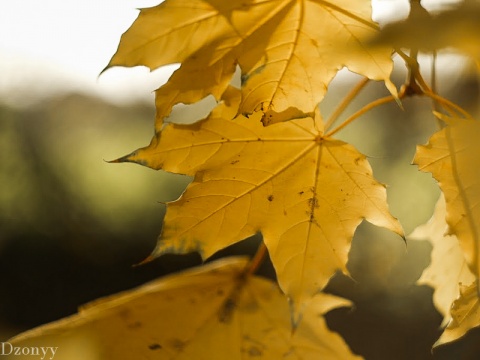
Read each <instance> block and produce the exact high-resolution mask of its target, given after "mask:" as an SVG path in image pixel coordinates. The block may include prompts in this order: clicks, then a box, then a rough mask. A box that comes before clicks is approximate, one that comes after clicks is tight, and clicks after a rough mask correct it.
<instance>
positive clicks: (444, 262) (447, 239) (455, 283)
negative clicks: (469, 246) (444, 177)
mask: <svg viewBox="0 0 480 360" xmlns="http://www.w3.org/2000/svg"><path fill="white" fill-rule="evenodd" d="M445 216H446V207H445V198H444V196H443V194H442V195H441V196H440V198H439V199H438V202H437V204H436V206H435V210H434V213H433V216H432V218H431V219H430V220H429V221H428V222H427V223H426V224H423V225H420V226H418V227H417V228H416V229H415V230H414V231H413V232H412V233H411V234H410V235H409V236H408V237H407V239H408V240H425V239H427V240H428V241H430V243H431V244H432V246H433V249H432V255H431V262H430V265H429V266H428V267H427V268H426V269H425V270H424V271H423V274H422V276H421V277H420V279H419V280H418V281H417V283H418V284H425V285H429V286H431V287H432V288H433V289H434V290H435V292H434V294H433V302H434V304H435V306H436V308H437V310H439V311H440V313H441V314H442V315H443V316H444V320H443V325H446V324H447V322H448V321H449V320H450V318H451V317H450V308H451V306H452V302H453V300H455V299H456V298H457V297H458V296H459V294H460V288H459V286H460V284H464V285H465V284H471V283H472V282H473V281H474V280H475V276H474V275H473V274H472V272H471V271H470V269H469V268H468V265H467V263H466V261H465V257H464V255H463V251H462V249H461V248H460V244H459V243H458V239H457V237H456V236H455V235H448V234H446V232H447V227H448V226H447V223H446V221H445Z"/></svg>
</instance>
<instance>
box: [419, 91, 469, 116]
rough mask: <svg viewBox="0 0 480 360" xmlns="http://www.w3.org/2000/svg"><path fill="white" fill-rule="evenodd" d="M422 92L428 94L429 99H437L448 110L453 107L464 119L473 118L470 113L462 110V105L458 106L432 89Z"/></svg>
mask: <svg viewBox="0 0 480 360" xmlns="http://www.w3.org/2000/svg"><path fill="white" fill-rule="evenodd" d="M424 94H425V95H426V96H428V97H429V98H431V99H433V100H435V101H437V102H438V103H440V104H441V105H442V106H443V107H444V108H445V110H447V111H449V110H452V109H453V110H455V111H457V112H458V113H459V114H461V115H462V116H463V117H464V118H465V119H470V120H473V117H472V115H470V114H469V113H468V111H466V110H464V109H463V108H462V107H460V106H458V105H457V104H455V103H454V102H452V101H450V100H448V99H445V98H444V97H442V96H440V95H438V94H435V93H434V92H432V91H427V92H425V93H424Z"/></svg>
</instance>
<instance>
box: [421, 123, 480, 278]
mask: <svg viewBox="0 0 480 360" xmlns="http://www.w3.org/2000/svg"><path fill="white" fill-rule="evenodd" d="M444 120H446V121H447V122H448V124H449V125H448V126H447V127H445V128H444V129H443V130H441V131H439V132H437V133H435V134H434V135H433V136H432V137H431V138H430V140H429V143H428V144H427V145H426V146H418V147H417V152H416V155H415V158H414V163H415V164H417V165H418V166H419V169H420V170H422V171H424V172H431V173H432V175H433V177H434V178H435V179H436V180H437V181H438V182H439V185H440V188H441V189H442V191H443V194H444V195H445V200H446V221H447V224H448V234H449V235H455V236H457V238H458V239H459V241H460V246H461V248H462V250H463V253H464V256H465V259H466V261H467V264H468V266H469V267H470V269H471V271H472V272H473V273H474V274H475V276H476V277H477V278H478V275H479V270H480V266H479V265H480V264H479V246H480V238H479V236H480V206H479V204H480V156H479V154H480V142H479V141H478V139H479V138H480V122H478V121H475V120H466V119H452V118H444Z"/></svg>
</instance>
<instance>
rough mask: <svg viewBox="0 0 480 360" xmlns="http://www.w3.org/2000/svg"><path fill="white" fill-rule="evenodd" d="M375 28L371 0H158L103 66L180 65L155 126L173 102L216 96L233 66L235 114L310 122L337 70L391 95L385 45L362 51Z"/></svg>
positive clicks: (160, 99)
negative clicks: (379, 84) (237, 92)
mask: <svg viewBox="0 0 480 360" xmlns="http://www.w3.org/2000/svg"><path fill="white" fill-rule="evenodd" d="M377 31H378V28H377V25H376V24H375V23H373V22H372V21H371V3H370V0H355V1H352V0H337V1H334V2H333V1H326V0H302V1H298V0H278V1H271V0H251V1H243V0H232V1H224V0H166V1H165V2H163V3H162V4H160V5H158V6H156V7H152V8H147V9H143V10H141V12H140V15H139V17H138V18H137V20H136V21H135V22H134V23H133V25H132V26H131V27H130V29H129V30H127V31H126V32H125V34H124V35H123V36H122V39H121V41H120V44H119V48H118V50H117V52H116V53H115V54H114V56H113V57H112V59H111V61H110V63H109V64H108V66H107V68H108V67H111V66H137V65H144V66H147V67H149V68H150V69H152V70H153V69H156V68H158V67H160V66H162V65H166V64H171V63H182V65H181V67H180V68H179V69H178V70H177V71H176V72H175V74H174V75H173V76H172V78H171V80H170V81H169V82H168V83H167V84H166V85H165V86H164V87H162V88H160V89H159V90H158V91H157V99H156V105H157V111H158V113H157V118H158V121H159V123H161V121H162V120H163V118H164V117H165V116H166V115H168V114H169V113H170V111H171V108H172V106H173V105H174V104H176V103H179V102H182V103H193V102H196V101H199V100H200V99H202V98H204V97H205V96H207V95H208V94H213V95H214V96H215V97H216V98H217V99H219V98H220V96H221V94H222V93H223V91H224V90H225V88H226V86H227V85H228V82H229V80H230V78H231V76H232V75H233V73H234V71H235V66H236V65H239V66H240V68H241V70H242V95H243V101H242V103H241V106H240V109H239V112H240V113H243V114H251V113H253V112H256V111H262V112H264V113H265V115H264V122H265V123H268V124H269V123H274V122H278V121H283V120H288V119H294V118H298V117H302V116H303V117H305V116H313V113H314V111H315V108H316V106H317V105H318V103H319V102H320V101H321V100H322V98H323V97H324V94H325V92H326V89H327V86H328V84H329V83H330V81H331V80H332V78H333V77H334V76H335V74H336V72H337V71H338V70H339V69H341V68H342V67H344V66H346V67H348V68H349V69H350V70H352V71H354V72H357V73H359V74H362V75H365V76H367V77H369V78H370V79H374V80H383V81H384V82H385V84H386V86H387V87H388V89H389V90H390V91H391V92H392V93H393V94H396V89H395V86H394V85H393V83H392V82H391V81H390V79H389V77H390V73H391V70H392V61H391V53H392V49H391V48H390V47H382V48H375V49H372V48H368V47H367V46H365V41H364V39H366V38H368V37H370V36H372V35H373V34H374V33H376V32H377Z"/></svg>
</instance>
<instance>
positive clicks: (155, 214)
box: [0, 0, 480, 359]
mask: <svg viewBox="0 0 480 360" xmlns="http://www.w3.org/2000/svg"><path fill="white" fill-rule="evenodd" d="M157 3H158V1H147V0H135V1H134V0H130V1H127V0H124V1H121V0H103V1H101V2H96V1H93V0H85V1H82V2H74V1H71V0H63V1H62V0H45V1H42V2H38V1H36V0H22V1H3V2H2V4H1V5H0V185H1V186H0V289H1V290H0V291H1V293H0V294H1V296H0V341H6V340H7V339H8V338H10V337H11V336H13V335H16V334H18V333H19V332H22V331H24V330H27V329H30V328H32V327H34V326H37V325H40V324H43V323H47V322H50V321H53V320H57V319H59V318H62V317H65V316H67V315H70V314H73V313H75V312H76V310H77V308H78V306H79V305H82V304H84V303H86V302H88V301H91V300H93V299H96V298H98V297H101V296H105V295H108V294H113V293H116V292H118V291H121V290H124V289H130V288H133V287H135V286H136V285H139V284H142V283H144V282H146V281H148V280H150V279H153V278H157V277H159V276H161V275H164V274H168V273H171V272H175V271H179V270H180V269H183V268H187V267H190V266H195V265H199V264H200V263H201V261H200V258H199V257H198V255H196V254H191V255H186V256H174V255H170V256H164V257H162V258H160V259H158V260H156V261H154V262H152V263H149V264H146V265H143V266H139V267H133V266H132V265H134V264H137V263H138V262H140V261H141V260H143V259H144V258H145V257H146V256H147V255H148V254H149V253H150V252H151V250H152V249H153V247H154V245H155V243H156V241H157V236H158V234H159V232H160V229H161V223H162V217H163V215H164V211H165V206H164V205H163V203H164V202H165V201H171V200H175V199H176V198H178V196H179V195H180V194H181V193H182V191H183V190H184V188H185V186H186V185H187V184H188V182H189V180H190V179H188V178H186V177H184V176H179V175H173V174H167V173H163V172H156V171H153V170H150V169H147V168H142V167H140V166H137V165H132V164H109V163H107V162H106V161H105V160H112V159H115V158H118V157H120V156H123V155H125V154H127V153H129V152H131V151H132V150H134V149H137V148H139V147H142V146H145V145H147V144H148V143H149V141H150V138H151V137H152V135H153V121H154V111H155V109H154V106H153V91H154V90H155V89H156V88H157V87H159V86H160V85H161V84H162V83H164V82H165V81H166V80H167V78H168V76H169V74H170V73H171V72H172V71H173V70H174V69H175V68H176V65H172V66H168V67H166V68H164V69H159V70H156V71H154V72H149V71H148V70H147V69H144V68H134V69H118V68H114V69H110V70H108V71H106V72H105V73H104V74H102V75H101V76H100V77H98V75H99V73H100V72H101V71H102V69H103V68H104V67H105V66H106V64H107V63H108V61H109V59H110V57H111V56H112V55H113V53H114V52H115V50H116V46H117V45H118V41H119V39H120V35H121V34H122V33H123V32H124V31H125V30H126V29H127V28H128V26H129V25H130V24H131V23H132V22H133V20H134V19H135V17H136V16H137V14H138V11H137V10H136V9H137V8H141V7H148V6H153V5H156V4H157ZM374 5H375V8H374V9H375V12H374V15H375V16H376V19H377V20H379V21H380V22H384V21H387V19H392V18H396V19H398V18H401V17H402V16H406V14H407V13H408V1H398V0H377V1H374ZM425 5H430V6H438V1H428V2H427V3H426V4H425ZM430 65H431V58H430V57H429V56H423V57H422V64H421V66H422V68H423V69H424V73H425V74H427V75H428V74H429V71H430V70H429V67H430ZM438 69H439V73H440V75H439V79H438V83H439V89H438V91H439V92H440V93H441V94H442V95H443V96H445V97H447V98H449V99H450V100H453V101H454V102H456V103H458V104H459V105H461V106H463V107H465V108H466V109H468V110H469V111H471V112H472V113H473V114H476V115H477V116H478V115H479V108H478V97H479V83H478V76H477V73H476V70H475V69H474V67H473V65H472V64H471V63H469V62H468V61H467V60H466V59H465V58H462V57H460V56H458V55H452V54H444V55H442V56H440V57H439V60H438ZM404 78H405V70H404V67H403V65H402V64H401V63H400V62H399V63H398V64H396V69H395V73H394V77H393V80H394V82H395V83H396V84H397V85H401V84H402V83H403V81H404ZM358 80H359V77H358V76H356V75H354V74H350V73H348V72H346V71H342V72H341V73H340V74H339V76H338V77H337V78H336V79H335V80H334V82H333V84H332V85H331V88H330V92H329V94H328V95H327V98H326V99H325V101H324V102H323V103H322V106H321V108H322V113H323V114H324V115H325V116H328V114H329V113H331V112H332V110H333V109H334V108H335V106H336V105H337V104H338V103H339V102H340V100H341V99H342V97H343V96H344V95H345V94H346V93H347V92H348V90H349V88H350V87H351V86H352V85H353V84H355V83H356V82H357V81H358ZM427 80H428V76H427ZM385 95H386V90H385V89H384V86H383V85H382V84H377V83H371V84H369V85H367V87H366V88H365V89H364V90H363V91H362V93H361V94H360V96H359V97H358V98H357V99H356V100H355V101H354V102H353V103H352V104H351V106H350V107H349V108H348V109H347V114H348V113H352V112H353V111H354V110H356V109H358V108H360V107H361V106H362V105H363V104H366V103H368V102H369V101H372V100H374V99H376V98H378V97H381V96H385ZM208 106H211V102H210V103H208V102H207V103H202V104H201V105H200V106H199V107H198V106H197V107H187V106H178V107H176V108H175V110H174V113H173V115H172V119H171V120H172V121H184V120H191V119H193V118H197V119H198V118H201V117H202V116H203V114H205V112H206V111H207V112H208ZM435 129H436V123H435V120H434V118H433V116H432V115H431V103H430V101H429V100H428V99H418V98H412V99H406V100H405V102H404V110H401V109H399V107H398V106H397V105H396V104H388V105H385V106H382V107H380V108H376V109H375V110H373V111H372V112H370V113H369V114H368V115H366V116H364V117H362V118H360V119H358V120H357V121H356V122H354V123H353V124H352V125H351V126H349V127H348V128H347V129H345V130H344V131H342V132H341V133H340V134H339V137H340V138H342V139H344V140H346V141H348V142H351V143H352V144H354V145H355V146H356V147H357V148H358V149H359V150H360V151H361V152H363V153H365V154H366V155H367V156H368V157H369V161H370V162H371V164H372V167H373V168H374V174H375V176H376V177H377V179H378V180H379V181H381V182H383V183H386V184H387V185H388V190H387V191H388V199H389V203H390V209H391V211H392V213H393V214H394V216H396V217H398V218H399V219H400V221H401V223H402V224H403V226H404V229H405V232H406V233H407V234H408V233H410V232H411V231H412V230H413V229H414V228H415V227H416V226H418V225H420V224H422V223H424V222H426V221H427V220H428V219H429V217H430V216H431V214H432V211H433V206H434V204H435V202H436V200H437V198H438V195H439V191H438V187H437V185H436V184H435V182H434V181H433V180H432V178H431V176H429V175H428V174H423V173H420V172H419V171H418V170H417V168H416V167H415V166H413V165H410V163H411V160H412V158H413V155H414V152H415V145H416V144H424V143H425V142H426V141H427V139H428V137H429V135H430V134H431V133H432V132H433V131H435ZM259 241H260V238H259V237H258V236H257V237H254V238H252V239H248V240H246V241H244V242H242V243H240V244H238V245H236V246H233V247H232V248H229V249H226V250H225V251H223V252H222V253H221V254H218V255H217V257H220V256H225V255H228V254H252V253H254V252H255V249H256V246H257V245H258V242H259ZM430 250H431V249H430V246H429V245H428V243H426V242H422V241H416V242H410V243H409V244H408V246H407V247H406V246H405V244H404V243H403V241H402V239H399V238H398V237H396V236H395V235H392V234H390V233H388V232H387V231H384V230H382V229H377V228H375V227H373V226H371V225H369V224H367V223H364V224H362V225H361V226H360V227H359V229H358V231H357V233H356V235H355V238H354V241H353V244H352V251H351V254H350V261H349V270H350V271H351V274H352V277H353V278H354V279H355V280H352V279H350V278H347V277H345V276H341V275H338V276H335V277H334V278H333V279H332V281H331V284H330V285H329V287H328V289H327V290H328V291H329V292H332V293H335V294H338V295H341V296H344V297H347V298H349V299H352V300H353V301H354V302H355V304H356V306H355V308H354V309H337V310H334V311H332V312H330V313H329V314H328V315H327V320H328V324H329V326H330V327H331V328H332V329H333V330H336V331H338V332H340V333H341V334H342V335H343V336H344V338H345V339H346V341H347V342H348V343H349V344H350V346H351V347H352V349H353V350H354V351H355V352H357V353H359V354H361V355H363V356H365V358H366V359H386V358H388V359H477V358H478V354H480V349H479V345H478V344H479V341H478V340H479V339H480V332H479V331H472V332H471V334H470V335H469V336H467V337H466V338H465V339H463V340H462V341H460V342H458V343H456V344H453V345H451V346H448V347H444V348H442V349H439V350H438V351H437V352H436V353H435V354H434V355H432V354H431V353H430V348H431V345H432V344H433V343H434V342H435V340H436V338H437V337H438V336H439V335H440V331H439V328H438V327H439V325H440V322H441V317H440V315H439V314H438V313H437V312H436V310H435V308H434V307H433V304H432V300H431V297H432V289H430V288H428V287H426V286H416V285H415V281H416V280H417V279H418V277H419V276H420V274H421V272H422V270H423V269H424V268H425V267H426V266H427V265H428V263H429V261H430V257H429V256H430ZM261 274H262V275H264V276H268V277H274V272H273V270H272V268H271V266H270V264H268V263H267V264H265V266H263V267H262V269H261Z"/></svg>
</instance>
